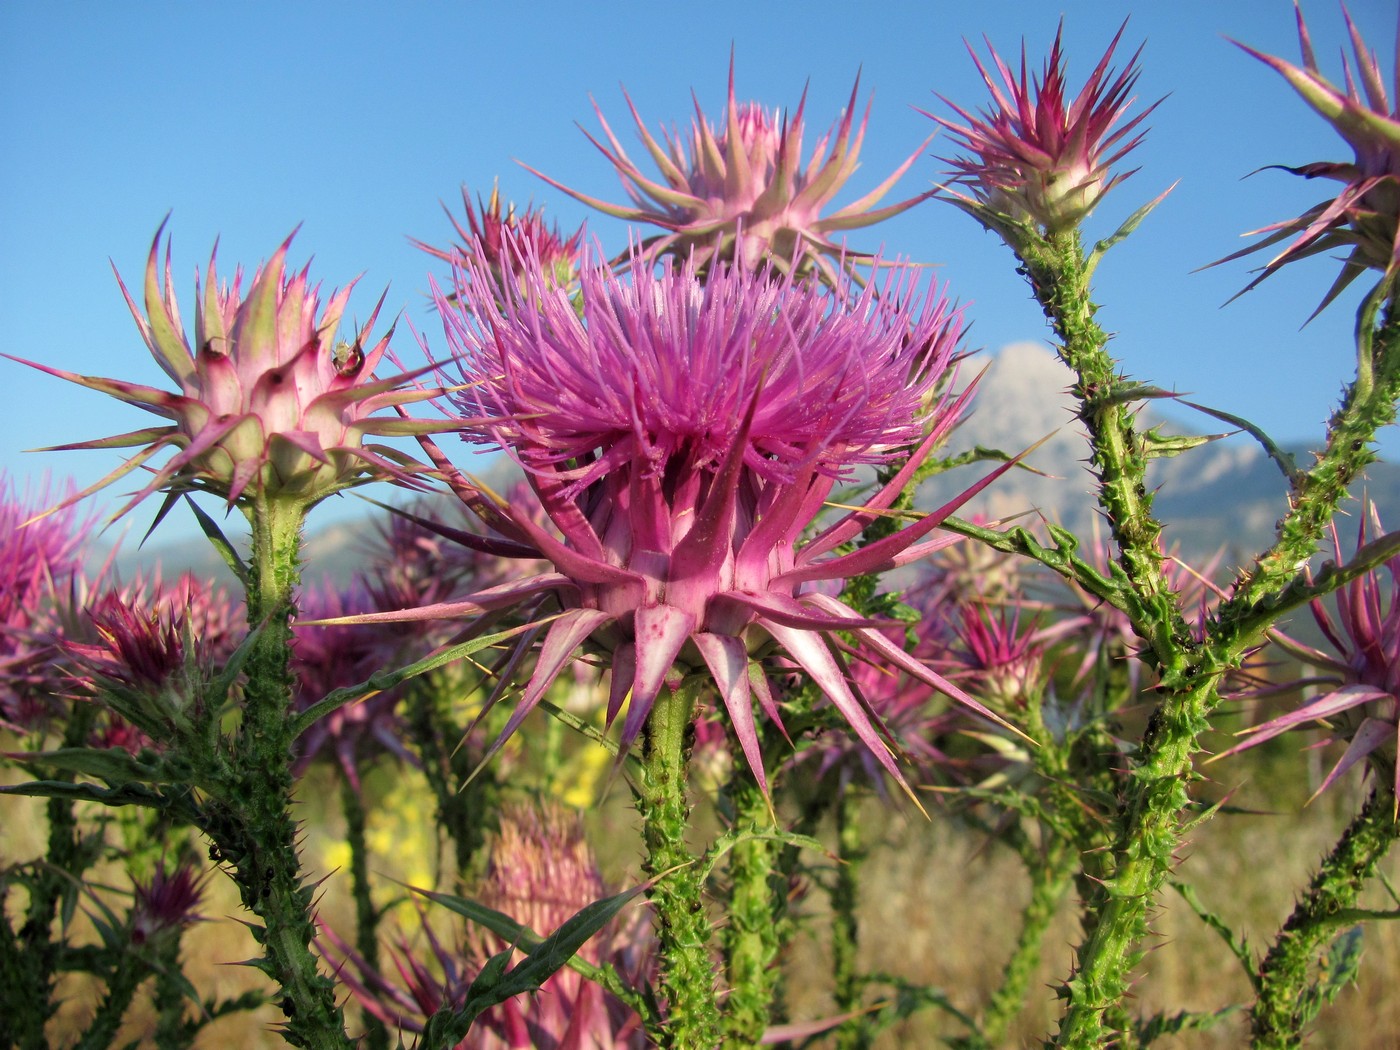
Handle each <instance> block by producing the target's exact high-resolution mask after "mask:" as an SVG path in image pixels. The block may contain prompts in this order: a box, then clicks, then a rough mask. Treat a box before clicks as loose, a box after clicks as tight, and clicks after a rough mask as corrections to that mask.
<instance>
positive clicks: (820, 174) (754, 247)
mask: <svg viewBox="0 0 1400 1050" xmlns="http://www.w3.org/2000/svg"><path fill="white" fill-rule="evenodd" d="M859 91H860V79H859V78H857V79H856V84H855V86H854V87H853V88H852V89H851V98H850V102H849V103H848V104H847V106H846V109H845V112H844V114H843V115H842V117H841V119H840V121H839V122H838V123H837V124H836V126H835V127H833V128H832V129H831V130H830V131H828V132H827V133H826V135H824V136H822V138H821V140H820V141H819V142H818V143H817V145H816V147H815V148H814V149H813V151H812V156H811V157H810V159H809V160H808V161H807V162H806V164H805V165H804V164H803V162H802V133H803V130H804V129H803V114H804V111H805V109H806V101H807V96H806V92H805V91H804V92H803V95H802V99H801V101H799V102H798V105H797V110H796V112H795V113H793V115H792V116H791V118H789V117H788V116H787V115H786V114H784V113H782V112H781V111H775V112H771V113H770V112H769V111H768V110H766V109H764V108H763V107H761V106H759V105H758V104H757V103H752V102H745V103H741V102H739V100H738V98H737V97H736V96H735V94H734V62H733V58H732V56H731V58H730V63H729V95H728V99H727V102H726V105H725V114H724V120H723V122H722V126H717V125H716V124H715V123H714V122H712V121H711V120H710V119H709V118H708V117H706V116H705V114H704V113H703V112H702V111H701V109H700V104H699V101H698V100H697V101H696V104H695V119H694V121H693V122H692V124H691V127H690V133H689V135H688V136H682V135H681V134H680V133H679V132H677V131H671V132H666V131H663V133H662V139H663V141H662V142H658V141H657V140H656V138H655V137H653V135H652V134H651V132H649V131H648V130H647V128H646V124H645V123H644V122H643V120H642V118H641V115H640V114H639V113H638V112H637V107H636V106H635V105H633V103H632V99H631V98H630V97H628V96H627V94H626V92H624V93H623V97H624V98H626V99H627V105H628V108H629V109H630V110H631V112H632V118H633V120H635V121H636V124H637V132H638V134H639V135H640V136H641V139H642V143H643V144H644V145H645V147H646V150H647V153H648V154H650V156H651V159H652V161H653V162H654V163H655V164H656V166H657V167H658V168H659V169H660V177H659V178H654V177H651V176H648V175H647V174H645V173H644V172H643V171H642V169H641V168H640V167H638V166H637V164H636V163H634V162H633V160H632V159H631V158H630V157H629V156H628V155H627V152H626V150H624V149H623V147H622V144H621V142H619V141H618V138H617V136H616V135H615V134H613V131H612V128H610V127H609V126H608V122H607V120H606V119H604V117H603V113H602V110H601V109H599V108H598V105H597V103H594V106H593V109H594V112H596V113H597V114H598V121H599V123H600V124H602V126H603V134H604V136H605V137H606V138H607V143H608V144H607V145H604V144H603V143H601V142H599V141H598V140H597V139H595V138H593V136H592V135H589V136H588V138H589V141H590V142H592V143H593V145H595V146H597V147H598V149H599V150H600V151H601V152H602V154H603V156H605V157H607V158H608V160H609V161H610V162H611V163H612V165H613V167H615V168H616V169H617V173H618V177H619V178H620V179H621V180H622V184H623V187H624V188H625V189H626V191H627V195H628V197H630V198H631V200H632V204H631V206H630V207H629V206H627V205H620V204H609V203H607V202H606V201H603V200H599V199H598V198H596V197H590V196H587V195H586V194H583V193H580V192H578V191H577V190H573V189H570V188H569V187H568V186H565V185H564V184H563V183H560V182H557V181H555V180H554V179H551V178H550V177H549V176H547V175H544V174H543V173H541V172H538V171H535V169H534V168H530V167H528V165H527V166H526V167H527V170H529V171H531V172H534V174H536V175H539V176H540V178H542V179H544V180H545V181H546V182H548V183H549V184H550V185H551V186H555V187H557V188H559V189H561V190H563V191H564V192H565V193H567V194H569V195H570V196H571V197H574V198H575V199H577V200H580V201H582V202H583V203H584V204H587V205H589V206H590V207H594V208H597V209H598V210H599V211H601V212H603V213H604V214H606V215H612V216H614V217H616V218H620V219H625V220H627V221H629V222H642V223H650V224H651V225H653V226H660V227H661V228H662V229H663V230H665V231H666V232H665V233H663V234H660V235H658V236H656V237H653V238H651V239H649V240H647V241H646V242H645V243H644V244H643V250H644V253H645V255H646V258H647V260H648V261H649V262H654V261H656V260H657V259H659V258H660V257H661V256H663V255H674V256H676V257H677V258H679V259H681V260H686V259H689V258H691V257H692V256H693V257H694V259H695V267H696V270H697V271H698V272H700V273H701V274H704V273H706V272H708V270H709V268H710V266H711V264H712V263H714V262H731V261H734V260H739V261H741V262H743V263H744V264H745V265H747V266H749V267H751V268H752V267H757V266H758V265H759V264H760V263H761V262H763V261H765V260H767V261H769V262H771V263H772V264H773V265H775V266H777V267H780V268H786V267H788V266H793V267H794V268H795V269H796V270H797V271H798V272H799V273H808V272H816V273H819V274H820V275H821V276H822V278H823V279H824V280H825V281H826V282H828V283H829V284H832V285H835V284H837V283H838V282H839V278H838V274H837V270H838V269H846V270H848V271H849V270H850V268H851V266H852V264H853V263H854V262H856V261H860V260H862V259H864V258H865V257H861V256H858V255H856V254H854V253H850V252H847V251H846V249H845V248H844V247H843V245H842V244H841V243H839V242H837V241H836V240H834V239H833V237H832V235H833V234H835V233H838V232H842V231H845V230H852V229H857V228H859V227H863V226H871V225H873V224H875V223H877V222H881V221H883V220H885V219H888V218H890V217H891V216H894V215H898V214H899V213H900V212H903V211H906V210H907V209H909V208H912V207H913V206H914V205H915V204H918V203H919V202H920V201H922V200H924V199H926V198H927V197H928V196H929V194H927V193H924V194H920V195H918V196H916V197H911V198H909V199H908V200H904V201H900V202H899V203H897V204H889V205H885V206H884V207H881V208H876V207H874V205H875V204H876V202H878V201H879V200H880V199H881V198H882V197H884V195H885V194H886V193H888V192H889V190H890V189H891V188H892V187H893V186H894V184H895V183H896V182H898V181H899V179H900V178H901V177H902V176H903V175H904V173H905V172H906V171H908V170H909V167H910V166H911V165H912V164H913V163H914V161H915V160H916V159H917V158H918V156H919V154H920V153H921V152H922V151H923V149H924V148H925V147H926V146H927V145H928V142H929V140H927V139H926V140H925V141H924V142H923V143H921V144H920V145H919V148H918V149H916V150H915V151H914V152H913V153H912V154H910V156H909V159H908V160H906V161H905V162H904V163H903V164H901V165H900V166H899V167H898V168H896V169H895V171H894V172H893V173H892V174H891V175H890V176H889V177H888V178H886V179H885V180H884V181H883V182H882V183H880V185H878V186H876V187H875V188H874V189H873V190H871V191H870V192H869V193H867V194H865V195H864V196H863V197H861V198H860V199H859V200H857V201H854V202H852V203H851V204H847V205H846V206H844V207H842V208H838V209H837V210H835V211H832V212H830V213H828V214H825V215H824V214H823V211H825V209H826V207H827V205H828V204H830V202H831V200H832V198H833V197H835V196H836V194H837V192H838V191H839V190H840V189H841V187H842V186H843V185H844V184H845V182H846V180H847V179H849V178H850V177H851V175H852V174H854V173H855V170H856V167H857V158H858V157H859V155H860V147H861V143H862V141H863V140H864V138H865V128H866V125H867V123H868V122H869V120H870V107H869V104H867V106H866V111H865V116H864V117H863V118H862V119H861V122H860V125H859V126H858V127H857V126H856V125H855V113H856V109H857V103H856V99H857V95H858V93H859ZM823 153H825V156H823Z"/></svg>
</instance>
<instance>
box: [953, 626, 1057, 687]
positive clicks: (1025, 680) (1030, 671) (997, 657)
mask: <svg viewBox="0 0 1400 1050" xmlns="http://www.w3.org/2000/svg"><path fill="white" fill-rule="evenodd" d="M959 611H960V613H961V615H960V617H959V620H958V625H957V627H956V628H955V631H956V634H957V639H958V645H957V657H956V659H957V660H958V662H959V663H961V664H962V665H963V669H964V673H965V674H966V676H967V678H968V680H969V681H970V682H972V683H973V684H974V686H975V688H973V689H972V691H973V692H975V693H976V694H977V695H978V696H980V697H983V698H985V699H986V700H987V701H988V703H989V704H990V705H991V706H992V708H993V709H995V710H998V711H1017V710H1021V709H1024V708H1025V706H1026V704H1027V703H1028V702H1030V701H1031V700H1032V699H1033V698H1035V697H1038V696H1039V695H1040V693H1041V691H1042V690H1043V689H1044V686H1045V672H1044V657H1045V648H1044V640H1043V636H1042V635H1041V633H1040V632H1039V631H1038V630H1037V628H1036V627H1035V626H1034V624H1032V625H1031V626H1029V627H1026V628H1024V629H1023V627H1022V624H1021V611H1022V610H1021V607H1020V605H1019V604H1013V605H1009V606H1008V605H997V606H993V605H992V604H990V603H988V602H969V603H967V604H966V605H964V606H963V607H962V609H961V610H959Z"/></svg>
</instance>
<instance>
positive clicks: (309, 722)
mask: <svg viewBox="0 0 1400 1050" xmlns="http://www.w3.org/2000/svg"><path fill="white" fill-rule="evenodd" d="M554 619H557V616H549V617H545V618H544V619H542V620H534V621H532V622H530V623H525V624H520V625H519V626H517V627H511V628H509V629H508V630H505V631H498V632H496V633H495V634H486V635H482V636H481V637H480V638H472V639H470V640H468V641H465V642H462V643H461V644H459V645H453V646H450V647H448V648H447V649H444V650H442V651H441V652H436V653H431V654H429V655H428V656H425V657H424V658H423V659H421V660H417V661H415V662H414V663H411V664H409V665H407V666H406V667H400V668H399V669H398V670H397V671H378V672H376V673H375V674H372V675H370V676H369V678H368V679H367V680H365V681H363V682H361V683H359V684H358V685H349V686H345V687H344V688H343V689H336V690H334V691H332V692H329V693H327V694H326V695H325V696H324V697H322V698H321V699H320V700H318V701H317V702H316V703H314V704H312V705H311V706H310V707H308V708H307V709H306V710H305V711H303V712H302V713H301V714H299V715H298V716H297V717H296V718H295V719H294V720H293V722H292V739H293V740H295V739H296V738H297V737H299V736H301V734H302V733H305V732H306V731H307V730H308V729H310V728H311V727H312V726H313V725H315V724H316V722H317V721H318V720H319V719H321V718H324V717H325V716H326V715H328V714H330V713H331V712H332V711H336V710H339V709H340V708H342V707H344V706H345V705H346V704H350V703H354V702H355V701H357V700H364V699H366V698H368V697H370V696H373V695H374V694H375V693H382V692H384V691H386V690H388V689H393V688H394V687H395V686H396V685H399V684H401V683H403V682H407V681H408V680H409V679H411V678H416V677H418V676H419V675H422V674H427V673H428V672H429V671H435V670H437V669H438V668H439V667H444V666H446V665H447V664H450V663H452V662H454V661H456V660H460V659H461V658H462V657H464V656H470V655H471V654H472V653H475V652H479V651H480V650H482V649H487V648H489V647H491V646H493V645H497V644H499V643H500V642H503V641H505V640H506V639H508V638H514V637H515V636H516V635H519V634H524V633H525V632H526V631H530V630H533V629H534V628H536V627H538V626H539V625H540V624H543V623H549V622H550V620H554Z"/></svg>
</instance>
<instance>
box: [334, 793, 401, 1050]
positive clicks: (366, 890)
mask: <svg viewBox="0 0 1400 1050" xmlns="http://www.w3.org/2000/svg"><path fill="white" fill-rule="evenodd" d="M340 805H341V809H342V810H344V812H345V841H346V843H347V845H349V847H350V892H351V896H352V897H353V898H354V900H355V947H356V949H357V950H358V951H359V953H360V956H361V958H363V959H364V960H365V966H366V969H367V970H368V971H369V972H376V971H378V969H379V909H377V908H376V907H375V906H374V898H373V896H372V895H371V893H370V884H369V846H368V844H367V843H366V841H365V803H364V799H362V798H361V797H360V792H359V791H358V790H357V789H356V787H355V785H354V784H352V783H350V778H349V777H345V776H342V777H341V783H340ZM364 1025H365V1040H366V1042H365V1045H366V1047H367V1048H368V1050H388V1048H389V1029H388V1028H386V1027H385V1025H384V1022H383V1021H381V1020H380V1019H379V1018H377V1017H375V1016H374V1015H373V1014H370V1013H368V1012H366V1013H365V1015H364Z"/></svg>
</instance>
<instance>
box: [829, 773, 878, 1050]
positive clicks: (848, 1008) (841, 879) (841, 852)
mask: <svg viewBox="0 0 1400 1050" xmlns="http://www.w3.org/2000/svg"><path fill="white" fill-rule="evenodd" d="M859 805H860V804H859V801H858V800H857V798H856V797H855V795H854V794H853V793H852V792H851V791H844V792H842V793H841V797H840V798H839V799H838V800H837V802H836V805H835V807H834V812H835V814H836V851H837V863H836V870H835V871H834V872H833V879H834V881H833V883H832V887H831V975H832V980H833V983H834V985H835V988H834V992H833V994H834V997H835V999H836V1012H837V1013H841V1014H845V1013H854V1014H856V1015H857V1016H855V1017H854V1018H852V1019H851V1020H849V1021H847V1022H846V1023H845V1024H843V1025H842V1026H841V1027H840V1028H838V1029H837V1030H836V1045H837V1047H839V1048H840V1050H868V1048H869V1047H870V1046H871V1040H872V1038H873V1037H872V1034H871V1032H870V1024H869V1018H868V1017H867V1016H866V1015H865V1014H864V1013H862V1012H861V997H862V995H863V993H864V991H865V982H864V981H863V980H862V979H861V974H860V970H859V967H858V965H857V964H858V959H857V956H858V954H859V951H860V920H859V917H858V916H857V914H856V909H857V907H858V906H859V903H860V869H861V866H862V865H863V864H864V862H865V860H866V858H867V857H868V856H869V850H867V849H866V846H865V841H864V837H863V836H862V835H861V833H860V828H861V824H860V814H859V813H858V812H857V809H858V808H859Z"/></svg>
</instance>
